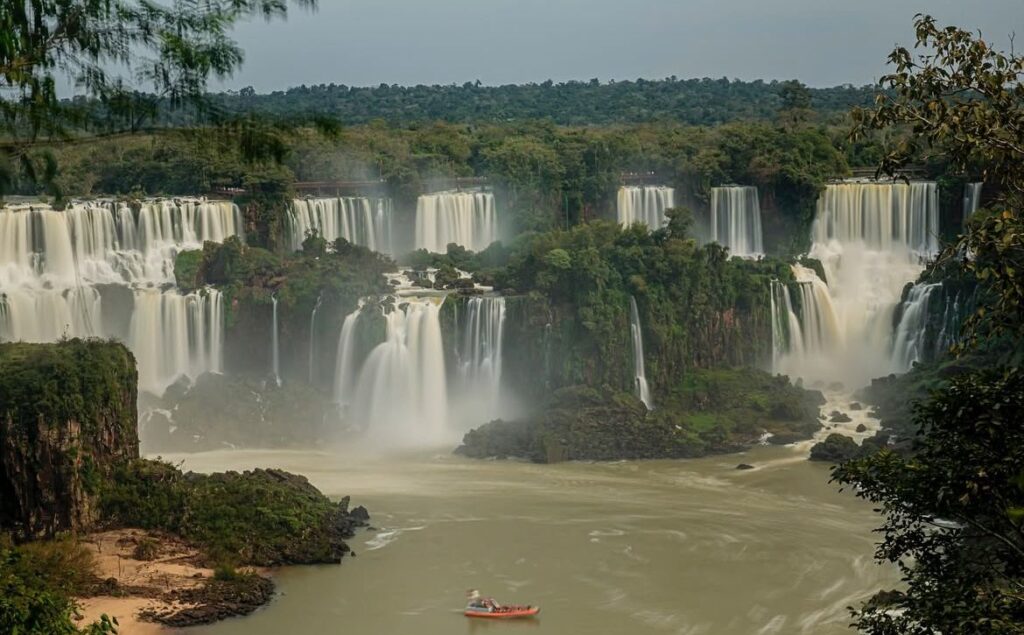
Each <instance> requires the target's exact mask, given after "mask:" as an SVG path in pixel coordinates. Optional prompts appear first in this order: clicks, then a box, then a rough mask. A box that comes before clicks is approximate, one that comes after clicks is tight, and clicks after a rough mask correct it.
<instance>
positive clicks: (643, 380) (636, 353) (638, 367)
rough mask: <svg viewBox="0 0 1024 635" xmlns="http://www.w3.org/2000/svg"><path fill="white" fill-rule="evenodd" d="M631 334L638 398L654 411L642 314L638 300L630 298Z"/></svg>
mask: <svg viewBox="0 0 1024 635" xmlns="http://www.w3.org/2000/svg"><path fill="white" fill-rule="evenodd" d="M629 332H630V335H631V336H632V337H633V372H634V383H635V384H636V396H637V398H638V399H640V401H642V402H644V405H645V406H647V409H648V410H653V409H654V401H653V400H652V399H651V389H650V388H649V387H648V386H647V372H646V371H645V370H644V334H643V331H642V330H641V329H640V312H639V311H638V310H637V308H636V298H634V297H633V296H629Z"/></svg>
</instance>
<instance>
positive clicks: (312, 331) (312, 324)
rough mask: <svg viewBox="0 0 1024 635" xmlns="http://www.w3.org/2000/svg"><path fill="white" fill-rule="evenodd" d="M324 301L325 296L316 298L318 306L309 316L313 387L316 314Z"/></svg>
mask: <svg viewBox="0 0 1024 635" xmlns="http://www.w3.org/2000/svg"><path fill="white" fill-rule="evenodd" d="M323 301H324V294H323V292H322V291H321V292H320V295H318V296H316V304H315V305H313V313H312V315H310V316H309V385H310V386H312V385H313V378H314V377H315V376H316V363H315V362H316V312H317V311H319V310H320V304H321V303H322V302H323Z"/></svg>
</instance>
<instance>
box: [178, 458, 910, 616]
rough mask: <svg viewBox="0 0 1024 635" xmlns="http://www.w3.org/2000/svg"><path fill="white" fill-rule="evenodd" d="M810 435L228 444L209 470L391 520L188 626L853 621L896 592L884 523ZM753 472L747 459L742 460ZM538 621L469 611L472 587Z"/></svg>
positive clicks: (187, 464) (198, 465) (191, 464)
mask: <svg viewBox="0 0 1024 635" xmlns="http://www.w3.org/2000/svg"><path fill="white" fill-rule="evenodd" d="M805 457H806V448H805V447H782V448H778V447H765V448H758V449H755V450H753V451H750V452H747V453H745V454H742V455H729V456H721V457H711V458H704V459H696V460H688V461H624V462H616V463H564V464H558V465H532V464H527V463H519V462H511V461H473V460H468V459H462V458H459V457H455V456H452V455H450V454H448V453H447V452H436V453H431V452H420V453H412V454H404V455H392V456H387V457H382V456H366V455H357V454H352V453H349V454H336V453H314V452H286V451H265V452H264V451H245V452H243V451H234V452H232V451H225V452H214V453H204V454H191V455H180V456H165V457H164V458H166V459H169V460H172V461H174V462H178V461H184V468H185V469H191V470H195V471H202V472H206V471H216V470H225V469H235V470H241V469H246V468H251V467H279V468H283V469H287V470H290V471H294V472H298V473H301V474H305V475H306V476H308V477H309V479H310V480H311V481H312V483H313V484H315V485H316V486H317V487H319V488H320V489H321V490H323V491H324V492H325V493H326V494H328V495H330V496H332V497H340V496H342V495H346V494H349V495H351V496H352V504H353V505H365V506H366V507H367V508H368V509H369V510H370V514H371V516H372V519H371V523H372V525H373V526H374V527H376V528H377V530H376V531H363V532H361V533H359V534H358V535H357V536H356V537H355V538H354V539H352V540H351V541H350V544H351V546H352V547H353V549H354V550H355V551H356V553H357V557H356V558H351V559H350V558H346V559H345V561H344V563H343V564H342V565H340V566H316V567H291V568H286V569H284V570H281V571H280V572H278V573H277V574H276V576H275V577H276V581H277V585H278V591H279V596H278V597H277V598H276V599H275V600H274V601H273V602H272V603H271V604H270V605H269V606H267V607H266V608H264V609H262V610H260V611H259V612H257V613H256V614H254V615H252V616H249V617H245V618H240V619H235V620H229V621H226V622H222V623H219V624H216V625H213V626H210V627H203V628H196V629H190V630H189V631H187V632H188V633H189V634H190V635H243V634H244V635H281V634H296V635H298V634H300V633H303V634H304V633H318V634H319V633H324V634H333V633H338V634H341V633H361V634H368V635H392V634H396V635H397V634H405V633H409V634H416V635H431V634H435V633H436V634H445V635H451V634H456V635H457V634H461V633H467V634H469V635H475V634H479V635H498V634H502V635H503V634H504V633H524V632H529V633H537V634H538V635H539V634H540V633H553V634H554V633H557V634H559V635H573V634H576V633H581V634H582V633H586V634H592V633H601V634H605V633H609V634H618V633H622V634H632V633H636V634H643V633H651V634H656V633H675V634H686V635H697V634H709V635H719V634H724V635H731V634H737V635H739V634H750V635H771V634H783V633H785V634H788V633H814V634H822V635H828V634H831V633H835V634H840V633H846V634H849V633H851V632H852V631H851V629H850V628H849V627H848V623H849V621H850V618H849V615H848V612H847V610H846V607H847V606H849V605H851V604H854V603H856V602H858V601H859V600H861V599H863V598H864V597H866V596H867V595H869V594H870V593H871V592H872V590H874V589H878V588H881V587H892V586H893V585H894V584H895V583H896V581H897V575H896V572H895V570H893V569H892V568H889V567H883V566H880V565H877V564H875V563H874V562H873V560H872V552H873V549H874V542H875V540H876V539H877V536H876V534H873V533H872V528H873V527H875V526H877V525H878V522H879V519H878V517H877V516H876V515H875V514H874V512H872V510H871V508H870V506H869V505H868V504H867V503H864V502H863V501H860V500H857V499H856V498H854V497H853V496H852V495H850V494H849V493H848V492H847V493H840V492H838V491H837V488H836V486H835V485H832V484H829V483H828V467H827V466H825V465H821V464H815V463H810V462H808V461H806V460H805ZM741 461H742V462H746V463H752V464H754V465H755V466H757V468H756V469H754V470H746V471H740V470H736V469H735V466H736V464H737V463H739V462H741ZM469 588H477V589H480V590H481V591H482V592H483V593H484V594H486V595H492V596H494V597H495V598H496V599H498V600H499V601H501V602H506V603H520V604H539V605H540V606H541V609H542V610H541V613H540V616H539V618H537V619H534V620H529V621H521V622H500V623H492V622H485V621H480V620H473V619H469V618H466V617H464V616H463V615H462V612H461V609H462V607H463V605H464V601H465V600H464V598H465V593H466V590H467V589H469Z"/></svg>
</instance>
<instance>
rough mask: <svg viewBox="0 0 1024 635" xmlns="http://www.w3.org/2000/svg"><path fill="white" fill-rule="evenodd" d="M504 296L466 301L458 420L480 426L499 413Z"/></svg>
mask: <svg viewBox="0 0 1024 635" xmlns="http://www.w3.org/2000/svg"><path fill="white" fill-rule="evenodd" d="M504 330H505V298H503V297H500V296H495V297H491V296H487V297H476V298H471V299H470V300H469V301H468V302H467V311H466V320H465V324H464V325H463V326H462V331H463V332H462V342H461V347H460V348H459V349H458V356H459V373H460V376H461V380H462V385H461V389H462V393H461V394H460V395H459V396H460V401H461V402H462V403H461V404H460V410H462V412H461V413H460V416H459V419H460V420H464V421H466V422H468V423H469V424H470V425H479V424H481V423H486V422H487V421H491V420H492V419H496V418H498V417H499V416H500V414H501V411H502V410H501V371H502V359H501V353H502V346H503V343H502V340H503V339H504Z"/></svg>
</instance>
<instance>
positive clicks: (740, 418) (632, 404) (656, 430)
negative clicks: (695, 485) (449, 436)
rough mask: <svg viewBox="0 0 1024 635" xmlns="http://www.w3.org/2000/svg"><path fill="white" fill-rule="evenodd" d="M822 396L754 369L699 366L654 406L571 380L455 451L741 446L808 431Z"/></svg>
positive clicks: (573, 456)
mask: <svg viewBox="0 0 1024 635" xmlns="http://www.w3.org/2000/svg"><path fill="white" fill-rule="evenodd" d="M821 401H822V398H821V395H820V393H816V392H811V391H805V390H803V389H800V388H795V387H794V386H792V385H791V384H790V383H789V380H788V379H786V378H785V377H772V376H771V375H769V374H768V373H765V372H763V371H756V370H752V369H735V370H724V369H718V370H714V371H693V372H691V373H689V374H688V375H687V376H686V378H685V379H684V380H683V381H682V382H680V384H679V385H678V386H676V387H674V388H673V390H672V391H671V393H670V394H669V395H668V396H667V397H666V399H665V400H664V403H662V402H658V403H657V406H656V408H655V409H654V410H652V411H648V410H647V408H646V407H645V406H644V405H643V404H642V403H640V401H639V400H638V399H636V397H634V396H632V395H630V394H626V393H621V392H619V393H617V392H615V391H614V390H613V389H612V388H610V387H608V386H604V387H602V388H591V387H588V386H572V387H567V388H563V389H561V390H558V391H556V392H555V393H554V396H553V399H552V403H551V404H550V405H549V406H548V407H546V408H544V409H543V410H542V411H541V412H540V413H538V414H537V415H535V416H531V417H527V418H526V419H524V420H521V421H509V422H506V421H493V422H491V423H488V424H487V425H484V426H481V427H480V428H477V429H476V430H472V431H470V432H469V433H467V434H466V436H465V438H464V439H463V445H462V446H461V447H459V449H458V450H456V452H458V453H459V454H463V455H465V456H469V457H473V458H487V457H499V458H507V457H519V458H525V459H529V460H531V461H536V462H556V461H565V460H617V459H654V458H686V457H696V456H703V455H706V454H715V453H722V452H736V451H739V450H742V449H745V448H747V447H750V446H751V445H754V444H755V443H757V442H758V441H759V440H760V438H761V437H762V436H763V435H764V434H765V433H766V432H767V433H771V434H772V435H773V436H772V439H773V440H774V441H776V442H779V443H791V442H793V441H797V440H801V439H807V438H810V436H811V435H812V434H814V432H815V431H817V430H818V429H819V428H820V427H821V424H820V422H819V421H818V419H817V413H818V405H819V404H820V403H821Z"/></svg>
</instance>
